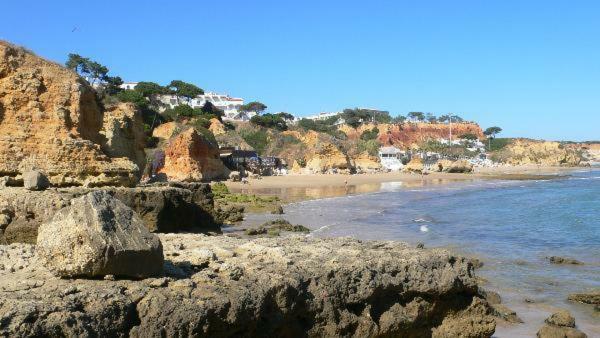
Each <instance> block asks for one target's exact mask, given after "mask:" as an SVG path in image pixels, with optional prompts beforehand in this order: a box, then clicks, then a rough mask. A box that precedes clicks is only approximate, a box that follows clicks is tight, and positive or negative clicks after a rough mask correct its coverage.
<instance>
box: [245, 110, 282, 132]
mask: <svg viewBox="0 0 600 338" xmlns="http://www.w3.org/2000/svg"><path fill="white" fill-rule="evenodd" d="M250 123H252V124H255V125H257V126H261V127H265V128H269V129H276V130H280V131H283V130H287V129H288V126H287V123H286V122H285V120H284V119H283V117H282V116H281V115H279V114H264V115H256V116H253V117H252V118H251V119H250Z"/></svg>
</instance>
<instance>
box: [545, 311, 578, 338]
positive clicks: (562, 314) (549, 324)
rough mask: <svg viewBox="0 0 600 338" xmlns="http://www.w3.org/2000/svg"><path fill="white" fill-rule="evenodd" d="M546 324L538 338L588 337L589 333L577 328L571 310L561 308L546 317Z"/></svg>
mask: <svg viewBox="0 0 600 338" xmlns="http://www.w3.org/2000/svg"><path fill="white" fill-rule="evenodd" d="M545 322H546V324H545V325H544V326H542V327H541V328H540V330H539V331H538V333H537V337H538V338H586V337H587V335H586V334H585V333H583V332H581V331H579V330H577V329H576V328H575V318H573V316H571V314H570V313H569V311H566V310H560V311H557V312H555V313H553V314H552V315H551V316H550V317H548V318H546V320H545Z"/></svg>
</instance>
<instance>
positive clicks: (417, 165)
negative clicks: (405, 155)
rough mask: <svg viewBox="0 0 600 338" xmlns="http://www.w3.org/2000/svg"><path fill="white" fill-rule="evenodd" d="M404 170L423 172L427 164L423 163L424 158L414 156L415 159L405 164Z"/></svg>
mask: <svg viewBox="0 0 600 338" xmlns="http://www.w3.org/2000/svg"><path fill="white" fill-rule="evenodd" d="M403 170H404V171H406V172H410V173H419V174H420V173H422V172H423V170H425V164H424V163H423V160H422V159H421V158H419V157H414V158H413V159H411V160H410V162H408V163H407V164H406V165H405V166H404V169H403Z"/></svg>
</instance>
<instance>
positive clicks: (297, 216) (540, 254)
mask: <svg viewBox="0 0 600 338" xmlns="http://www.w3.org/2000/svg"><path fill="white" fill-rule="evenodd" d="M353 190H356V189H353ZM371 190H372V189H371ZM283 216H284V218H286V219H287V220H289V221H290V222H292V223H297V224H303V225H305V226H307V227H309V228H311V229H312V232H311V234H310V236H319V237H331V236H351V237H355V238H359V239H363V240H399V241H405V242H408V243H410V244H413V245H416V244H417V243H424V244H425V246H426V247H430V248H432V247H443V248H447V249H449V250H452V251H454V252H456V253H459V254H462V255H466V256H469V257H477V258H479V259H480V260H482V261H483V263H484V265H483V267H482V268H480V269H478V270H477V275H479V276H481V277H483V279H484V280H486V281H487V282H486V283H485V284H484V287H485V288H487V289H489V290H493V291H496V292H498V293H499V294H500V295H501V297H502V302H503V304H505V305H506V306H508V307H509V308H511V309H512V310H514V311H516V312H517V315H518V316H519V317H520V318H521V319H522V320H523V321H524V323H522V324H507V323H500V324H499V325H498V326H497V329H496V334H495V336H494V337H534V336H535V334H536V332H537V330H538V329H539V328H540V327H541V326H542V325H543V321H544V319H545V318H546V317H548V316H549V315H550V314H551V313H552V312H553V311H555V310H557V309H566V310H569V311H570V312H571V313H572V314H573V315H574V317H575V319H576V323H577V327H578V328H579V329H581V330H582V331H584V332H585V333H587V335H588V336H589V337H600V313H599V312H597V311H594V309H593V307H592V306H589V305H583V304H577V303H573V302H570V301H567V296H568V295H569V294H570V293H575V292H584V291H589V290H593V289H600V169H597V168H596V169H589V170H587V169H586V170H580V171H574V172H570V173H568V174H565V175H563V176H562V177H559V178H554V179H548V180H545V179H544V180H519V181H516V180H477V179H475V180H471V181H466V182H465V181H463V182H449V183H448V182H446V183H445V184H426V185H421V186H416V187H415V186H410V187H407V186H405V185H403V183H402V182H390V183H382V184H380V186H379V187H378V189H376V192H371V193H366V194H356V195H346V196H340V197H333V198H324V199H318V200H309V201H303V202H298V203H292V204H290V205H287V206H286V207H285V215H283ZM272 217H279V216H273V215H265V214H250V215H248V217H247V219H246V220H245V224H246V225H251V224H260V223H261V222H263V221H265V219H268V218H272ZM550 256H563V257H569V258H574V259H577V260H579V261H581V262H583V263H584V264H583V265H556V264H551V263H550V262H549V260H548V257H550Z"/></svg>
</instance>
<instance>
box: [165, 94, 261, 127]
mask: <svg viewBox="0 0 600 338" xmlns="http://www.w3.org/2000/svg"><path fill="white" fill-rule="evenodd" d="M159 99H160V101H161V102H162V103H164V104H165V105H166V106H168V107H170V108H173V107H175V106H178V105H180V104H187V105H189V106H190V107H192V108H201V107H202V106H204V104H205V103H206V102H210V103H212V104H213V105H214V106H215V107H217V108H219V109H221V110H222V111H223V113H224V114H225V116H223V119H224V120H236V121H248V120H250V118H252V116H254V115H256V113H254V112H248V113H245V112H239V111H238V109H239V108H240V106H242V105H243V104H244V100H243V99H240V98H237V97H230V96H229V95H226V94H217V93H213V92H207V93H204V95H198V96H196V97H195V98H193V99H188V98H185V97H177V96H175V95H161V96H160V98H159Z"/></svg>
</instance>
